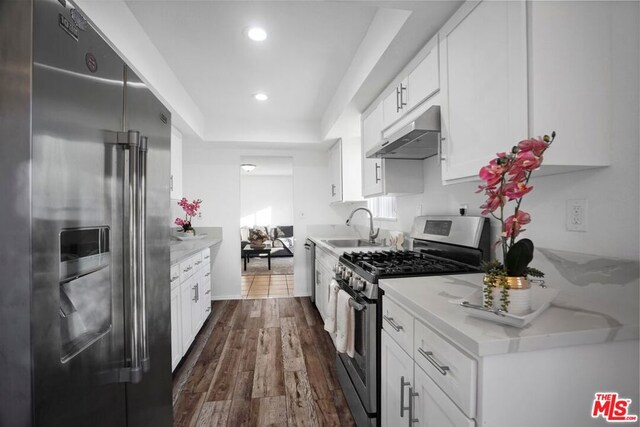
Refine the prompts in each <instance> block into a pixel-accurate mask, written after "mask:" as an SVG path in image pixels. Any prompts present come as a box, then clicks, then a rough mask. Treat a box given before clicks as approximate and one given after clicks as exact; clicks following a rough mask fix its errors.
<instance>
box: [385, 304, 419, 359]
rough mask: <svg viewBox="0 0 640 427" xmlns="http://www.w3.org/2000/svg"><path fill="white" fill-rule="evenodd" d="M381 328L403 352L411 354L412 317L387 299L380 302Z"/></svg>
mask: <svg viewBox="0 0 640 427" xmlns="http://www.w3.org/2000/svg"><path fill="white" fill-rule="evenodd" d="M382 328H383V329H384V330H385V331H387V332H388V333H389V336H391V338H393V339H394V341H395V342H397V343H398V344H399V345H400V347H402V349H403V350H404V351H406V352H407V353H409V354H413V316H412V315H411V314H409V313H408V312H407V311H406V310H405V309H404V308H402V307H400V306H399V305H398V304H396V303H395V302H393V301H392V300H390V299H389V298H387V297H383V301H382Z"/></svg>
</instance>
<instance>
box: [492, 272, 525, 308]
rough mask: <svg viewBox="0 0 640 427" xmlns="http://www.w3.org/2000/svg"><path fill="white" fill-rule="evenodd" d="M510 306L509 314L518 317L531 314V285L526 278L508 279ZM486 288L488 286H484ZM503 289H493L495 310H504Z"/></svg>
mask: <svg viewBox="0 0 640 427" xmlns="http://www.w3.org/2000/svg"><path fill="white" fill-rule="evenodd" d="M507 284H508V285H509V291H508V292H509V305H508V307H507V313H510V314H515V315H517V316H521V315H526V314H529V313H531V284H530V283H529V281H528V280H527V279H526V278H525V277H507ZM484 286H486V285H484ZM500 298H502V287H500V286H495V287H494V288H493V309H494V310H499V309H501V308H502V301H501V300H500Z"/></svg>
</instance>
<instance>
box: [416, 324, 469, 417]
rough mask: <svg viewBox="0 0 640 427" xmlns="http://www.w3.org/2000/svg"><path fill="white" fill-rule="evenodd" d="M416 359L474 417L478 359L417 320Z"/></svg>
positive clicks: (467, 413) (454, 400) (452, 398)
mask: <svg viewBox="0 0 640 427" xmlns="http://www.w3.org/2000/svg"><path fill="white" fill-rule="evenodd" d="M414 360H415V361H416V363H417V364H418V365H419V366H420V367H421V368H422V369H424V370H425V372H426V373H427V374H428V375H429V377H431V379H432V380H433V381H434V382H435V383H436V384H438V386H439V387H440V388H441V389H442V390H443V391H444V392H445V394H447V395H448V396H449V398H450V399H451V400H453V402H454V403H455V404H456V405H458V407H460V409H462V411H463V412H464V413H465V414H466V415H467V416H468V417H469V418H474V417H475V415H476V381H477V362H476V361H475V359H472V358H471V357H469V356H467V355H466V354H465V353H463V352H462V351H461V350H459V349H458V348H457V347H455V346H454V345H453V344H451V343H450V342H449V341H447V340H445V339H444V338H442V337H441V336H440V335H438V334H437V333H436V332H435V331H433V330H432V329H431V328H429V327H428V326H426V325H424V324H422V323H421V322H420V321H416V323H415V353H414Z"/></svg>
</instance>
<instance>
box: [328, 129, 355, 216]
mask: <svg viewBox="0 0 640 427" xmlns="http://www.w3.org/2000/svg"><path fill="white" fill-rule="evenodd" d="M361 158H362V146H361V145H360V138H358V137H356V138H341V139H338V141H337V142H336V143H335V144H334V145H333V147H331V148H330V149H329V178H330V183H329V188H328V189H327V190H328V191H329V192H330V198H331V203H338V202H345V203H347V202H358V201H362V200H363V198H362V169H361V167H362V165H361V161H360V159H361Z"/></svg>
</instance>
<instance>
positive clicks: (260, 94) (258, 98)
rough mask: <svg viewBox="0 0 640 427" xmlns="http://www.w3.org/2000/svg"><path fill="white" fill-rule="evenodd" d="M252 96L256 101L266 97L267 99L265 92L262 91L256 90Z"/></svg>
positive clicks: (264, 99)
mask: <svg viewBox="0 0 640 427" xmlns="http://www.w3.org/2000/svg"><path fill="white" fill-rule="evenodd" d="M253 97H254V98H255V99H256V101H266V100H267V99H269V97H268V96H267V94H266V93H263V92H258V93H256V94H254V95H253Z"/></svg>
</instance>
